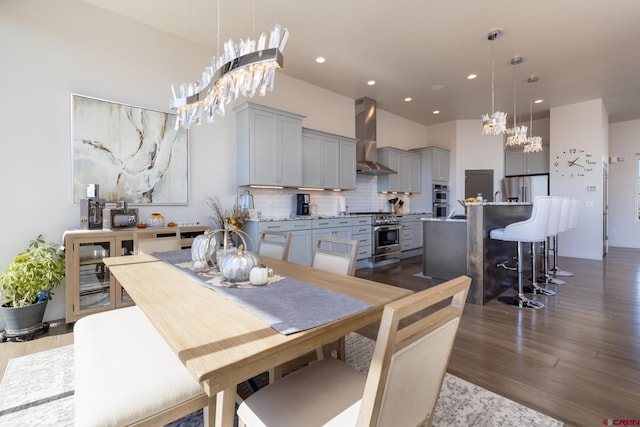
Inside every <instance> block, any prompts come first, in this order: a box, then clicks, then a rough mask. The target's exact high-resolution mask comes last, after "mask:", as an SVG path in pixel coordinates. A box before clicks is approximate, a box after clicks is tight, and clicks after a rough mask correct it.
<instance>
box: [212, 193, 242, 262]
mask: <svg viewBox="0 0 640 427" xmlns="http://www.w3.org/2000/svg"><path fill="white" fill-rule="evenodd" d="M207 205H209V207H210V208H211V210H212V211H213V216H212V217H211V219H212V220H213V223H214V227H215V228H216V229H218V230H224V242H221V243H222V244H223V245H224V249H225V250H226V249H227V247H228V244H229V243H231V242H233V240H232V238H233V236H234V235H235V234H245V233H244V232H243V231H241V229H242V226H243V225H244V224H245V222H246V221H247V219H249V210H248V209H243V208H241V207H240V206H239V205H238V204H235V205H233V206H232V207H231V208H230V209H225V208H224V206H223V205H222V202H221V201H220V199H219V198H218V197H217V196H215V197H211V196H209V197H207ZM245 246H246V245H245Z"/></svg>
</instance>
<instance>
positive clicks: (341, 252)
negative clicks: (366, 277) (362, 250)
mask: <svg viewBox="0 0 640 427" xmlns="http://www.w3.org/2000/svg"><path fill="white" fill-rule="evenodd" d="M359 246H360V241H358V240H347V239H335V238H329V237H319V238H317V239H316V244H315V249H314V253H313V262H312V263H311V266H312V267H315V268H320V269H322V270H326V271H331V272H333V273H338V274H346V275H349V276H353V275H354V274H355V271H356V257H357V256H358V247H359Z"/></svg>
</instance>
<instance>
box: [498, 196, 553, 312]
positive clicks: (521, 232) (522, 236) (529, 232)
mask: <svg viewBox="0 0 640 427" xmlns="http://www.w3.org/2000/svg"><path fill="white" fill-rule="evenodd" d="M551 203H552V198H551V196H542V197H536V199H535V200H534V201H533V208H532V210H531V217H530V218H529V219H527V220H525V221H519V222H514V223H512V224H509V225H507V226H506V227H504V228H496V229H494V230H491V231H490V232H489V237H491V238H492V239H494V240H503V241H507V242H517V243H518V244H517V250H518V268H517V271H518V295H516V296H515V297H514V298H513V299H510V300H509V303H510V304H512V305H515V306H517V307H520V308H533V309H540V308H543V307H544V304H542V303H541V302H539V301H535V300H532V299H529V298H527V297H525V295H524V286H523V282H524V278H523V265H524V257H523V253H522V244H523V243H530V244H531V245H532V247H533V244H534V243H540V242H544V241H545V239H546V238H547V224H548V222H549V212H550V211H551ZM532 256H533V262H534V265H535V250H534V251H532ZM532 273H533V274H532V275H533V277H535V274H536V271H535V268H534V270H533V271H532Z"/></svg>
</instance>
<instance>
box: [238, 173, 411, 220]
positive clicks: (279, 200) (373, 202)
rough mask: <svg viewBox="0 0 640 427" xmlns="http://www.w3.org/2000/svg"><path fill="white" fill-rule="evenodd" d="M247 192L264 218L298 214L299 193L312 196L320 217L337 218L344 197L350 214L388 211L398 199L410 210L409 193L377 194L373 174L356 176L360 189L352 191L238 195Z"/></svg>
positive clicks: (257, 190) (266, 191)
mask: <svg viewBox="0 0 640 427" xmlns="http://www.w3.org/2000/svg"><path fill="white" fill-rule="evenodd" d="M245 189H248V190H249V191H250V192H251V194H253V203H254V206H255V209H256V210H257V211H258V212H260V213H261V215H262V217H263V218H284V217H289V216H294V215H295V214H296V194H297V193H309V194H310V195H311V203H315V204H316V205H317V206H318V215H338V214H339V200H340V197H344V198H345V201H346V205H347V211H348V212H378V211H382V212H388V211H389V203H388V202H387V201H388V200H389V199H392V198H394V197H398V198H399V199H401V200H403V201H404V203H405V204H404V211H405V212H410V211H411V197H410V196H409V195H408V194H396V195H392V194H382V193H378V178H377V177H376V176H372V175H357V189H356V190H349V191H306V190H297V189H293V188H285V189H283V190H273V189H265V188H248V187H240V188H238V194H241V193H242V192H244V190H245Z"/></svg>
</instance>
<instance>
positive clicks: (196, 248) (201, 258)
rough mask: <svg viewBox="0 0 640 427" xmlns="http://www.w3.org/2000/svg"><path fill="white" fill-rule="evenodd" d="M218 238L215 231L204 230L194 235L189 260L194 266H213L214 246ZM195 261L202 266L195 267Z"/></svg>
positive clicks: (214, 262) (216, 244)
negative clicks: (202, 232)
mask: <svg viewBox="0 0 640 427" xmlns="http://www.w3.org/2000/svg"><path fill="white" fill-rule="evenodd" d="M217 246H218V239H217V238H216V232H215V231H209V230H207V231H205V233H204V234H200V235H199V236H196V238H195V239H194V240H193V243H192V244H191V261H193V266H194V268H204V266H207V265H208V266H209V267H213V266H214V265H215V264H216V248H217ZM196 263H198V265H199V266H202V267H196Z"/></svg>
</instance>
